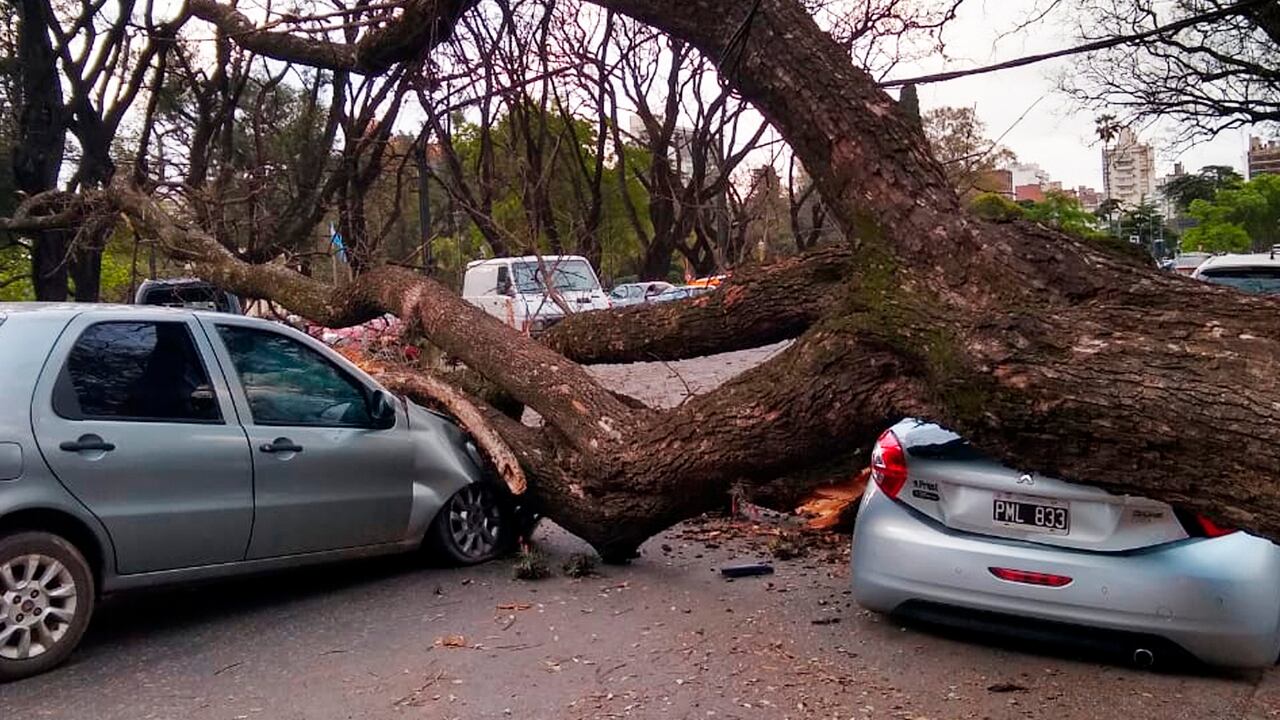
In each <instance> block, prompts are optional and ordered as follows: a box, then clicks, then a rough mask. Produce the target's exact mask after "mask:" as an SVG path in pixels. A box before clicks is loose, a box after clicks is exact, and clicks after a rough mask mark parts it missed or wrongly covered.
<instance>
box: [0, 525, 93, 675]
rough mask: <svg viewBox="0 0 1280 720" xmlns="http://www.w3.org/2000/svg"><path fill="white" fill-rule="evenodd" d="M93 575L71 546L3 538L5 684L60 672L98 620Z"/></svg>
mask: <svg viewBox="0 0 1280 720" xmlns="http://www.w3.org/2000/svg"><path fill="white" fill-rule="evenodd" d="M95 597H96V591H95V588H94V581H93V571H92V569H90V567H89V563H88V562H86V561H85V559H84V555H83V554H81V553H80V551H79V550H77V549H76V547H75V546H74V545H72V544H71V543H70V542H68V541H67V540H65V539H63V538H61V537H59V536H57V535H53V534H50V533H46V532H19V533H14V534H12V535H8V536H5V537H0V682H9V681H12V680H19V679H22V678H25V677H30V676H32V675H38V674H40V673H42V672H45V671H47V670H50V669H52V668H54V667H57V666H58V665H59V664H61V663H62V662H63V661H64V660H66V659H67V657H68V656H70V655H71V652H72V651H73V650H75V649H76V646H77V645H79V644H80V639H81V638H83V637H84V631H85V629H86V628H88V627H89V619H90V618H91V617H92V616H93V607H94V599H95Z"/></svg>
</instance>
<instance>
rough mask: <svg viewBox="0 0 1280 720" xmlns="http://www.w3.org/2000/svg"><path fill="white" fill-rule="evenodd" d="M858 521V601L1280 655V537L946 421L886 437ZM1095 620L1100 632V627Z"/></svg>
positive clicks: (1064, 636)
mask: <svg viewBox="0 0 1280 720" xmlns="http://www.w3.org/2000/svg"><path fill="white" fill-rule="evenodd" d="M871 474H872V477H873V479H874V480H875V482H874V483H873V484H871V485H869V486H868V488H867V492H866V494H865V495H864V496H863V500H862V505H861V508H860V510H859V514H858V521H857V526H856V529H855V531H854V544H853V572H852V577H853V592H854V597H855V598H856V599H857V600H858V602H859V603H860V604H862V605H863V606H864V607H866V608H869V609H872V610H878V611H882V612H893V613H897V614H900V615H903V616H906V617H908V618H914V619H916V620H919V621H924V622H926V623H930V624H942V625H947V626H960V627H962V628H966V629H971V630H978V631H981V632H984V633H995V634H1001V635H1008V634H1012V635H1017V636H1020V637H1023V638H1032V639H1042V640H1044V641H1046V642H1052V643H1054V644H1060V643H1064V642H1065V643H1071V644H1086V645H1087V646H1088V647H1089V649H1090V650H1101V651H1104V652H1107V653H1112V652H1115V651H1121V652H1123V653H1124V656H1126V657H1128V658H1131V659H1132V661H1133V662H1134V663H1136V664H1138V665H1151V664H1153V663H1158V662H1161V661H1162V659H1167V658H1165V657H1164V656H1166V655H1172V656H1177V655H1182V654H1184V652H1185V653H1190V654H1191V655H1193V656H1195V657H1196V658H1199V659H1200V660H1201V661H1204V662H1208V663H1212V664H1216V665H1224V666H1235V667H1249V666H1265V665H1270V664H1273V663H1275V662H1276V660H1277V656H1280V546H1277V545H1275V544H1274V543H1272V542H1270V541H1268V540H1264V539H1262V538H1258V537H1254V536H1252V535H1249V534H1246V533H1243V532H1235V531H1232V530H1230V529H1229V528H1221V527H1218V526H1217V525H1215V524H1214V523H1213V522H1212V521H1211V520H1209V519H1208V518H1205V517H1201V516H1198V515H1195V514H1192V513H1184V512H1182V511H1179V510H1176V509H1174V508H1173V507H1171V506H1169V505H1167V504H1165V503H1161V502H1157V501H1154V500H1150V499H1147V498H1141V497H1131V496H1122V495H1113V494H1110V493H1107V492H1105V491H1103V490H1100V489H1098V488H1092V487H1088V486H1084V485H1077V484H1072V483H1067V482H1063V481H1061V480H1056V479H1053V478H1049V477H1043V476H1040V475H1033V474H1028V473H1021V472H1017V471H1015V470H1011V469H1009V468H1007V467H1004V466H1002V465H1000V464H999V463H996V462H994V461H992V460H991V459H989V458H986V457H983V456H982V455H981V454H979V453H978V452H977V451H975V450H974V449H973V448H972V447H971V446H970V445H969V444H968V443H966V442H965V441H964V440H963V439H962V438H960V437H959V436H957V435H955V434H954V433H951V432H948V431H947V430H944V429H942V428H940V427H938V426H937V425H933V424H930V423H924V422H920V421H916V420H904V421H902V422H900V423H898V424H897V425H894V426H893V427H892V428H891V429H890V430H888V431H887V432H885V433H884V434H883V435H882V436H881V437H880V439H879V440H878V441H877V443H876V446H875V449H874V451H873V453H872V458H871ZM1098 631H1102V632H1098Z"/></svg>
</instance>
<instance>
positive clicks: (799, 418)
mask: <svg viewBox="0 0 1280 720" xmlns="http://www.w3.org/2000/svg"><path fill="white" fill-rule="evenodd" d="M601 4H604V5H606V6H608V7H610V8H613V9H616V10H618V11H620V12H624V13H627V14H630V15H633V16H635V17H637V18H639V19H641V20H643V21H646V22H649V23H651V24H654V25H656V26H658V27H660V28H662V29H664V30H666V31H668V32H670V33H672V34H673V35H676V36H678V37H680V38H682V39H684V40H687V41H688V42H690V43H692V44H693V45H695V46H697V47H698V48H699V49H700V50H701V51H702V52H703V53H704V54H705V55H707V56H709V57H716V58H732V61H731V62H730V63H729V64H728V66H726V67H722V72H723V74H724V76H725V78H726V79H727V80H728V81H729V82H731V83H732V84H733V85H734V86H735V87H736V88H737V89H738V91H740V92H741V93H742V94H743V95H744V96H745V97H746V98H748V99H749V100H751V101H752V102H753V103H754V104H755V106H756V107H757V108H758V109H759V110H760V111H761V112H762V113H763V114H764V115H765V116H766V117H767V118H768V120H769V121H770V122H772V123H773V124H774V125H775V126H776V127H777V128H778V129H779V130H780V131H781V132H782V133H783V134H784V136H785V137H786V138H787V139H788V141H789V142H790V143H791V145H792V147H793V148H794V149H795V151H796V153H797V155H798V157H799V158H800V160H801V161H802V162H803V164H804V166H805V168H806V169H808V170H809V172H810V173H811V175H812V176H813V178H814V181H815V182H816V183H817V186H818V188H819V191H820V192H821V194H822V197H823V200H824V203H825V204H826V206H827V207H828V208H829V210H830V212H831V215H832V217H833V219H834V220H835V221H836V222H837V223H838V224H839V226H840V228H841V229H842V230H843V231H844V233H845V235H846V237H848V238H850V241H849V246H850V247H849V250H848V251H847V252H839V251H831V252H824V253H820V254H818V255H817V256H814V257H811V258H806V259H801V260H796V261H794V262H793V263H791V264H790V265H788V266H784V269H775V270H772V271H770V270H765V271H762V274H761V275H760V276H759V278H758V279H755V278H753V276H750V275H744V277H743V278H741V279H740V280H738V281H735V282H732V283H730V284H728V285H726V286H725V287H723V288H722V289H721V290H720V291H718V293H717V294H716V295H713V296H710V297H709V298H705V299H700V300H698V301H695V302H690V303H685V304H683V305H676V306H671V307H670V308H660V309H645V310H638V311H633V312H630V313H619V314H618V315H617V318H618V320H619V324H618V326H617V329H612V328H611V329H603V328H602V327H601V326H602V325H603V324H604V323H605V320H604V319H603V317H604V316H596V317H590V316H584V317H581V318H573V319H571V320H568V321H566V323H565V325H564V326H563V329H557V330H556V332H555V333H552V334H551V335H550V336H549V342H550V343H552V344H553V345H554V346H555V347H556V348H559V349H561V350H562V351H563V352H564V353H566V354H568V355H570V356H574V357H578V358H583V359H612V360H620V359H627V358H633V359H644V358H645V357H649V356H654V355H657V356H660V357H677V356H680V355H681V354H684V353H689V352H705V351H711V350H715V349H724V348H728V347H735V346H740V345H737V344H736V343H741V342H744V341H743V340H739V339H738V338H740V337H741V336H744V335H745V336H747V337H748V338H749V339H750V340H751V341H759V342H765V341H770V340H777V339H781V338H783V337H786V336H794V337H795V338H796V339H795V341H794V342H793V343H792V344H791V345H790V346H789V347H788V348H787V349H786V350H785V351H784V352H781V353H779V354H778V355H776V356H775V357H774V358H772V359H771V360H769V361H768V362H766V363H764V364H762V365H760V366H758V367H756V368H754V369H752V370H750V371H748V372H747V373H745V374H743V375H742V376H740V377H738V378H736V379H734V380H732V381H730V382H729V383H727V384H725V385H724V386H722V387H721V388H719V389H718V390H716V391H715V392H713V393H710V394H708V395H704V396H699V397H696V398H693V399H691V400H690V401H688V402H685V403H684V404H682V405H680V406H679V407H676V408H673V409H670V410H666V411H656V410H643V409H636V408H634V407H631V406H630V405H628V404H626V403H624V402H622V401H621V400H620V399H619V398H617V397H616V396H614V395H613V394H612V393H610V392H608V391H606V390H605V389H604V388H602V387H601V386H600V385H599V384H598V383H596V382H595V381H594V380H592V379H591V377H590V376H589V375H587V373H586V372H585V371H584V370H583V369H582V368H581V367H580V366H578V365H576V364H574V363H573V362H572V361H570V360H569V359H567V358H566V357H565V356H564V355H562V354H560V353H558V352H556V351H555V350H553V349H551V348H550V347H547V346H546V345H542V344H539V343H537V342H534V341H531V340H529V339H528V338H525V337H523V336H521V335H520V334H518V333H516V332H515V331H513V330H511V329H510V328H508V327H506V326H504V325H501V324H500V323H499V322H497V321H496V320H494V319H493V318H491V317H489V316H487V315H485V314H484V313H482V312H481V311H479V310H478V309H477V308H475V307H472V306H470V305H468V304H467V303H465V302H463V301H462V300H461V299H460V298H458V297H457V296H456V295H454V294H453V293H452V292H450V291H448V290H447V289H445V288H444V287H443V286H441V285H439V284H437V283H435V282H433V281H431V280H428V279H423V278H422V277H421V276H419V275H415V274H413V273H409V272H407V271H403V270H399V269H395V268H373V269H371V270H369V271H368V272H367V273H365V274H363V275H362V276H360V277H359V278H357V279H356V280H355V281H354V282H353V283H351V284H350V285H348V286H345V287H343V288H341V289H339V290H336V291H335V290H334V289H333V288H330V287H326V286H322V285H320V284H318V283H316V282H314V281H312V280H310V279H308V278H304V277H301V276H300V275H298V274H296V273H293V272H292V271H289V270H287V269H285V268H284V267H282V266H278V265H266V266H249V265H246V264H245V263H243V262H241V261H239V260H238V259H236V258H235V257H234V256H232V255H231V254H230V253H228V252H227V251H226V250H225V249H223V248H222V247H221V246H219V245H218V244H217V242H216V241H214V240H213V239H212V238H210V237H209V236H208V235H207V234H205V233H203V232H201V231H199V230H195V229H190V228H188V227H186V226H184V225H181V224H178V223H176V222H175V221H174V220H173V219H171V218H170V217H169V216H168V215H166V214H165V213H164V211H163V210H162V209H161V208H160V207H159V206H158V205H157V204H155V202H154V201H152V200H150V199H149V198H147V197H146V196H144V195H142V194H141V193H139V192H138V191H136V190H134V189H132V188H129V187H126V186H124V185H123V184H117V186H116V187H115V188H114V193H113V194H114V196H115V199H116V202H117V203H118V205H119V206H120V208H121V209H122V210H123V211H124V212H126V213H128V214H129V215H130V216H131V217H132V218H133V219H134V221H135V225H137V226H138V227H140V228H142V229H143V230H145V231H146V232H147V233H148V234H150V235H152V236H154V237H157V238H158V239H159V240H160V242H161V243H162V245H164V246H165V247H166V248H167V250H168V252H170V253H171V254H173V255H174V256H175V257H177V258H179V259H181V260H185V261H188V262H191V263H192V265H193V266H194V269H195V271H196V272H198V273H199V274H201V275H204V276H206V277H208V278H209V279H210V280H213V281H215V282H218V283H220V284H223V285H226V286H227V287H229V288H231V289H233V290H236V291H238V292H241V293H243V294H245V295H250V296H255V297H271V298H273V299H276V300H278V301H280V302H282V303H283V304H284V305H286V306H287V307H290V308H291V309H293V310H295V311H296V312H299V313H300V314H302V315H305V316H308V317H311V318H312V319H315V320H317V321H319V322H322V323H325V324H329V325H339V324H347V323H354V322H359V321H361V320H363V319H366V318H368V317H371V316H373V315H376V314H378V313H381V312H385V311H390V312H394V313H396V314H398V315H400V316H401V317H404V318H406V319H412V320H413V321H415V322H416V323H417V325H418V326H419V327H420V328H421V330H422V332H423V333H424V334H425V335H426V336H427V337H428V338H430V339H431V341H432V342H433V343H435V344H437V345H439V346H440V347H441V348H443V349H444V350H445V351H446V352H448V353H449V354H450V355H453V356H455V357H458V358H460V359H461V360H462V361H464V362H465V363H466V364H467V365H468V366H469V367H471V368H472V369H474V370H475V371H477V372H479V373H480V374H482V375H484V376H485V377H486V378H488V379H489V380H491V381H493V382H494V383H496V384H498V385H500V386H502V387H504V388H505V389H507V390H508V391H509V392H510V393H511V394H512V395H513V396H514V397H515V398H516V399H518V400H519V401H520V402H522V403H524V404H526V405H528V406H530V407H531V408H533V409H534V410H536V411H537V412H538V413H539V414H540V415H541V416H542V417H543V418H544V420H545V424H544V425H543V426H542V427H540V428H529V427H524V426H521V425H517V424H515V423H514V422H512V421H510V419H505V418H503V416H501V415H499V414H497V413H489V414H487V415H485V412H486V411H485V409H484V406H483V403H480V402H479V401H475V403H474V404H475V405H476V406H477V407H479V408H480V411H479V413H480V414H481V415H485V416H486V417H488V418H489V420H490V421H491V422H492V423H493V428H494V429H495V430H496V432H497V433H498V434H499V435H500V436H501V437H502V439H503V440H504V441H505V443H506V444H507V445H509V447H510V449H511V451H512V453H513V454H514V456H515V457H516V458H517V459H518V461H519V463H520V464H521V465H522V466H523V468H524V469H525V472H526V474H527V476H528V480H529V492H530V493H532V494H533V495H534V497H535V498H536V499H537V500H539V501H540V502H541V503H542V505H543V508H544V509H545V512H546V513H547V514H548V515H550V516H551V517H552V518H553V519H555V520H556V521H557V522H559V523H560V524H562V525H563V526H565V527H566V528H567V529H569V530H570V531H572V532H574V533H576V534H578V535H580V536H581V537H583V538H584V539H586V540H587V541H589V542H591V543H592V544H593V545H594V546H595V547H596V548H597V549H598V550H599V551H600V552H601V553H602V554H603V555H604V556H605V557H606V558H608V559H622V558H625V557H627V556H628V555H629V554H630V553H632V552H633V551H634V550H635V548H636V547H637V546H638V544H639V543H640V542H642V541H643V540H644V539H645V538H647V537H648V536H650V535H651V534H653V533H654V532H657V531H658V530H661V529H662V528H664V527H666V526H667V525H669V524H671V523H673V522H676V521H678V520H680V519H682V518H685V517H688V516H689V515H691V514H694V513H697V512H699V511H701V510H704V509H706V508H708V507H711V506H713V505H715V504H717V503H719V502H721V501H722V500H723V498H724V496H725V494H726V492H727V491H728V489H729V488H730V487H731V486H732V485H734V484H746V485H759V484H762V483H769V482H773V481H775V480H776V479H777V478H781V477H795V478H802V477H807V476H809V474H808V473H806V471H807V470H816V469H821V468H824V467H830V466H831V465H832V464H833V463H834V464H837V465H840V464H842V463H845V461H846V460H847V458H849V457H856V453H857V452H859V450H860V449H861V448H864V447H866V446H867V445H868V444H869V443H870V441H871V440H872V439H873V438H874V437H875V436H876V435H877V434H878V433H879V432H880V431H881V430H883V428H884V427H885V426H886V425H888V424H889V423H891V422H892V421H894V420H896V419H897V418H900V417H903V416H916V417H925V418H929V419H933V420H937V421H940V422H942V423H944V424H946V425H948V426H950V427H952V428H954V429H956V430H958V431H960V432H962V433H964V434H965V435H967V436H968V437H970V438H972V439H973V440H974V441H975V442H976V444H977V445H978V446H979V447H980V448H982V449H984V450H986V451H988V452H990V453H992V454H994V455H995V456H997V457H999V458H1002V459H1004V460H1006V461H1007V462H1010V463H1012V464H1014V465H1015V466H1018V467H1024V468H1026V469H1029V470H1031V469H1034V470H1038V471H1043V472H1047V473H1051V474H1054V475H1058V476H1061V477H1064V478H1067V479H1071V480H1079V481H1084V482H1090V483H1094V484H1097V485H1100V486H1102V487H1105V488H1109V489H1112V490H1114V491H1117V492H1125V493H1140V494H1143V495H1148V496H1151V497H1154V498H1158V499H1162V500H1166V501H1169V502H1173V503H1176V504H1179V505H1183V506H1187V507H1190V508H1194V509H1197V510H1200V511H1202V512H1205V513H1207V514H1209V515H1211V516H1213V517H1215V518H1216V519H1218V520H1220V521H1222V522H1225V523H1230V524H1234V525H1237V526H1240V527H1243V528H1246V529H1250V530H1253V531H1255V532H1257V533H1259V534H1262V535H1265V536H1269V537H1272V538H1277V537H1280V484H1278V483H1277V482H1276V480H1275V478H1276V477H1277V475H1280V422H1277V420H1280V418H1278V417H1277V415H1280V361H1277V359H1276V358H1278V357H1280V314H1277V312H1276V310H1277V307H1278V306H1277V305H1276V302H1275V300H1273V299H1269V298H1259V297H1249V296H1244V295H1241V294H1239V293H1237V292H1234V291H1232V290H1227V289H1223V288H1216V287H1211V286H1206V285H1202V284H1199V283H1196V282H1194V281H1191V280H1188V279H1186V278H1182V277H1177V276H1173V275H1167V274H1161V273H1159V272H1157V271H1156V270H1155V269H1154V268H1153V267H1152V266H1151V263H1150V262H1149V261H1145V260H1142V259H1136V258H1134V257H1133V256H1132V255H1129V254H1126V253H1125V252H1123V251H1122V249H1120V248H1116V247H1110V246H1107V245H1104V244H1097V243H1094V242H1090V241H1084V240H1080V239H1078V238H1073V237H1069V236H1066V235H1063V234H1061V233H1058V232H1054V231H1050V230H1047V229H1045V228H1042V227H1039V226H1035V225H1031V224H1026V223H1016V224H1007V225H997V224H989V223H984V222H981V221H978V220H976V219H974V218H972V217H970V216H969V215H968V214H967V212H966V211H965V210H964V208H963V207H962V206H961V203H960V201H959V199H958V198H957V197H956V195H955V193H954V192H953V191H952V190H951V189H950V188H949V186H948V184H947V182H946V179H945V177H944V175H943V173H942V171H941V169H940V168H939V166H938V165H937V164H936V163H935V162H934V161H933V160H932V159H931V158H930V157H929V155H928V154H927V149H926V148H927V146H926V143H925V141H924V138H923V137H921V135H920V133H919V130H918V129H916V128H915V127H914V126H913V125H911V124H910V123H909V122H907V121H906V120H905V119H904V118H903V117H902V116H901V115H900V111H899V109H898V108H897V105H896V103H894V102H893V101H892V100H891V99H890V98H888V97H887V96H886V95H885V94H884V93H883V92H881V91H880V90H879V89H877V87H876V85H875V82H874V81H873V79H872V78H871V77H869V76H868V75H867V74H866V73H865V72H863V71H861V70H858V69H856V68H854V67H853V66H852V65H851V64H850V62H849V59H848V57H847V55H845V54H844V53H843V51H842V50H841V48H840V47H839V46H837V45H836V44H835V43H834V41H832V40H831V38H829V37H828V36H827V35H825V34H824V33H822V32H821V31H820V30H819V29H818V27H817V26H816V24H815V23H814V22H813V20H812V19H811V18H810V17H809V15H808V14H807V13H806V11H805V9H804V8H803V6H802V5H801V4H800V3H799V2H796V1H795V0H760V2H758V3H756V2H753V3H742V4H734V5H732V6H729V7H726V4H725V3H719V2H711V1H710V0H681V1H680V2H660V1H658V0H601ZM806 273H808V274H809V277H810V278H813V280H814V282H811V283H809V282H804V281H803V280H802V279H803V278H804V277H805V275H806ZM797 278H800V279H801V280H799V281H798V280H797ZM810 284H813V285H818V286H820V288H821V292H818V293H810V292H808V289H807V286H808V285H810ZM788 287H790V288H794V292H795V293H796V294H797V295H800V296H801V297H799V298H797V299H796V301H795V302H791V301H789V300H787V299H786V298H785V295H786V290H787V288H788ZM779 293H781V295H782V296H783V297H780V296H779ZM769 303H775V304H776V308H777V316H776V317H775V316H774V315H773V314H772V313H771V312H770V311H772V310H774V306H771V305H770V304H769ZM730 309H732V310H733V311H732V312H730ZM641 323H649V324H652V325H653V326H654V327H655V328H657V329H656V330H655V331H654V332H653V336H654V337H655V338H659V340H657V341H653V342H651V341H650V340H649V339H648V338H647V337H645V333H642V332H640V331H639V330H638V329H637V328H638V327H639V326H640V324H641ZM703 337H712V338H715V340H709V341H705V342H702V343H701V344H699V340H698V338H703ZM682 339H683V343H684V345H685V346H687V347H688V348H689V349H687V350H683V351H682V350H681V347H682V344H681V340H682Z"/></svg>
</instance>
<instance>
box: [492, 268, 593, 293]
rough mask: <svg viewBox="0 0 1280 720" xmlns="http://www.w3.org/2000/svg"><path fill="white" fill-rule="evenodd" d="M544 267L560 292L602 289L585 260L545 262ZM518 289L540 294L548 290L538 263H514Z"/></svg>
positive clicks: (552, 283) (553, 285) (513, 269)
mask: <svg viewBox="0 0 1280 720" xmlns="http://www.w3.org/2000/svg"><path fill="white" fill-rule="evenodd" d="M542 266H543V267H544V268H546V274H547V275H550V276H551V286H552V287H554V288H555V289H556V290H559V291H562V292H563V291H591V290H597V289H599V288H600V283H599V282H597V281H596V276H595V273H593V272H591V266H590V265H588V264H587V263H586V261H585V260H544V261H543V262H542ZM511 269H512V271H513V274H514V275H515V283H516V289H517V290H519V291H520V292H522V293H540V292H543V291H544V290H545V289H546V284H545V283H544V282H543V280H544V274H543V273H542V272H540V271H539V268H538V263H537V262H518V263H512V264H511Z"/></svg>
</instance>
